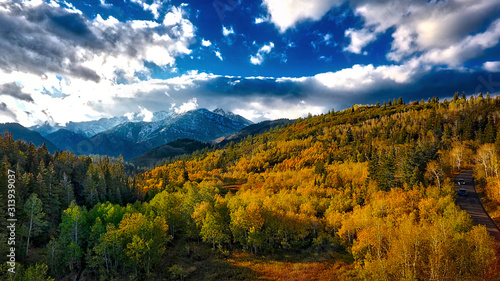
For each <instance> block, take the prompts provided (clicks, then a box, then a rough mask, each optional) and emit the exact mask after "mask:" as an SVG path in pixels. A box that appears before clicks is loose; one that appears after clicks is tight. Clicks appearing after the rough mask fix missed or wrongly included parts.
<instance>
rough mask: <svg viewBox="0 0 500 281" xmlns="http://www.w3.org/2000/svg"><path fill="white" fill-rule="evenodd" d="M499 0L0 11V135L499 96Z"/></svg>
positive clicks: (134, 4) (1, 6) (292, 0)
mask: <svg viewBox="0 0 500 281" xmlns="http://www.w3.org/2000/svg"><path fill="white" fill-rule="evenodd" d="M499 41H500V0H476V1H466V0H449V1H436V0H432V1H415V0H413V1H396V0H377V1H373V0H352V1H342V0H262V1H260V0H255V1H250V0H200V1H185V2H183V1H177V0H125V1H123V0H85V1H83V0H67V1H60V0H47V1H43V0H33V1H9V0H0V123H2V122H18V123H20V124H22V125H24V126H32V125H36V124H41V123H44V122H49V123H51V124H56V123H57V124H61V125H62V124H65V123H66V122H69V121H89V120H95V119H99V118H102V117H112V116H132V115H133V114H132V113H138V114H139V115H141V116H144V120H145V121H147V118H148V116H149V117H150V116H151V112H156V111H161V110H165V111H175V112H178V113H181V112H185V111H188V110H192V109H196V108H207V109H210V110H213V109H215V108H223V109H225V110H228V111H232V112H234V113H237V114H240V115H242V116H244V117H246V118H248V119H250V120H252V121H254V122H258V121H262V120H266V119H277V118H298V117H303V116H306V115H307V114H308V113H311V114H313V115H316V114H321V113H326V112H328V111H329V110H331V109H334V110H341V109H345V108H349V107H350V106H352V105H353V104H375V103H376V102H381V103H382V102H383V101H386V100H389V99H393V98H398V97H403V100H404V101H405V102H410V101H414V100H421V99H425V100H427V99H428V98H429V97H434V96H437V97H439V98H440V99H441V100H443V99H445V98H448V99H449V98H450V97H452V96H453V94H454V93H455V92H459V93H462V92H465V93H466V94H467V95H472V94H478V93H479V92H482V93H486V92H490V93H491V94H492V95H494V94H498V93H499V92H500V44H499Z"/></svg>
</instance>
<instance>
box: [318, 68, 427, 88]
mask: <svg viewBox="0 0 500 281" xmlns="http://www.w3.org/2000/svg"><path fill="white" fill-rule="evenodd" d="M418 72H419V65H418V63H416V62H415V61H411V62H409V63H408V64H404V65H390V66H385V65H383V66H378V67H374V66H373V65H372V64H369V65H359V64H356V65H354V66H353V67H351V68H345V69H342V70H339V71H336V72H327V73H320V74H317V75H315V76H314V79H315V80H316V81H318V82H319V83H321V84H322V85H324V86H326V87H328V88H330V89H335V90H341V91H349V92H355V91H364V90H366V89H368V88H369V87H373V86H375V85H380V84H381V83H384V82H390V83H398V84H403V83H409V82H411V81H412V79H413V77H414V75H415V74H417V73H418Z"/></svg>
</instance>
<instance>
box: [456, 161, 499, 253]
mask: <svg viewBox="0 0 500 281" xmlns="http://www.w3.org/2000/svg"><path fill="white" fill-rule="evenodd" d="M460 179H463V180H465V185H460V186H459V185H458V184H457V181H458V180H460ZM460 187H465V189H466V190H467V196H460V195H457V204H458V206H460V208H462V209H463V210H465V211H466V212H467V213H469V214H470V216H471V217H472V221H473V222H474V224H483V225H485V226H486V229H487V230H488V232H489V233H490V234H491V236H493V237H494V238H495V240H496V241H497V244H499V245H500V230H498V227H497V226H496V224H495V223H494V222H493V221H492V220H491V218H490V217H489V216H488V214H487V213H486V211H485V210H484V209H483V206H482V205H481V201H479V197H478V195H477V193H476V189H475V188H474V178H473V177H472V169H469V170H466V171H464V172H462V173H461V174H459V175H458V176H457V177H456V180H455V189H456V190H457V191H458V189H459V188H460Z"/></svg>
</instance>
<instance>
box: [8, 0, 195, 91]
mask: <svg viewBox="0 0 500 281" xmlns="http://www.w3.org/2000/svg"><path fill="white" fill-rule="evenodd" d="M0 7H1V8H2V9H0V38H2V40H0V69H3V70H4V71H6V72H13V71H19V72H27V73H34V74H37V75H43V74H44V73H49V72H52V73H56V74H59V75H69V76H73V77H77V78H81V79H84V80H90V81H95V82H99V81H100V80H101V79H102V78H103V77H101V76H100V75H99V74H98V73H97V72H96V71H99V70H98V69H91V68H89V67H88V66H85V64H84V63H86V62H89V61H92V60H93V59H96V56H102V58H103V59H102V61H103V62H102V63H106V57H107V56H110V57H118V56H119V57H120V59H121V60H122V62H123V65H119V66H114V67H117V69H116V70H117V71H119V70H120V67H122V68H123V69H125V70H126V71H128V73H129V75H134V72H135V71H137V70H136V69H127V67H128V66H127V65H129V64H128V63H127V62H126V61H123V59H124V58H127V59H129V60H134V61H137V62H138V63H135V62H134V63H132V64H133V65H140V64H142V63H143V61H144V60H146V61H150V62H153V63H155V64H158V65H160V66H166V65H170V64H172V63H173V61H174V60H175V56H177V55H179V54H180V53H183V52H186V50H187V46H189V44H190V43H191V40H192V39H193V34H192V30H193V28H192V25H191V23H190V22H189V21H186V20H183V19H182V20H181V21H179V22H177V23H174V24H173V25H169V26H163V25H159V24H156V23H152V22H142V23H141V22H132V21H131V22H118V21H113V20H112V21H111V22H108V23H105V21H104V20H102V19H101V18H100V16H98V18H96V19H95V20H92V21H91V20H90V19H89V18H87V17H85V16H83V15H81V14H79V13H76V12H72V11H70V10H66V9H62V8H59V7H53V6H49V5H48V4H46V3H43V4H40V5H38V6H32V5H30V4H29V3H18V2H7V3H0ZM162 35H168V36H165V37H162ZM151 46H155V47H160V48H164V50H168V51H165V52H164V53H160V54H157V56H151V55H150V54H148V53H147V52H148V47H151ZM138 48H139V49H138ZM110 75H112V74H110ZM106 78H110V77H106ZM129 79H131V77H129Z"/></svg>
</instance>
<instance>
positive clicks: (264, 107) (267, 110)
mask: <svg viewBox="0 0 500 281" xmlns="http://www.w3.org/2000/svg"><path fill="white" fill-rule="evenodd" d="M325 110H326V108H325V107H324V106H317V105H311V104H308V103H307V102H305V101H303V100H302V101H299V102H298V103H291V102H286V101H283V100H270V101H269V100H267V101H254V102H251V103H249V104H247V105H246V107H245V108H237V109H233V110H232V111H233V112H234V113H236V114H239V115H241V116H243V117H245V118H247V119H249V120H252V121H253V122H259V121H262V120H266V119H267V120H276V119H280V118H288V119H296V118H299V117H306V116H307V115H308V114H309V113H311V114H313V115H318V114H321V113H323V112H325Z"/></svg>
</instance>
